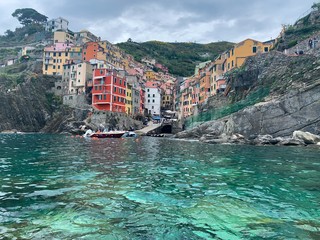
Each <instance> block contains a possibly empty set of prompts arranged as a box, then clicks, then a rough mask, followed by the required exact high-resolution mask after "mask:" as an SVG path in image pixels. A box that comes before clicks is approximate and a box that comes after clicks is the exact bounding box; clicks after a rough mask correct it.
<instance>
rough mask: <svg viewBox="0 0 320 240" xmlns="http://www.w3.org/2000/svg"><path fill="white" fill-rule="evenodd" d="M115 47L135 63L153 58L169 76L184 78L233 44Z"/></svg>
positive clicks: (139, 44) (125, 45)
mask: <svg viewBox="0 0 320 240" xmlns="http://www.w3.org/2000/svg"><path fill="white" fill-rule="evenodd" d="M117 46H118V47H119V48H121V49H123V50H124V51H125V52H126V53H128V54H131V55H132V56H133V57H134V58H135V60H137V61H141V59H142V58H144V57H150V58H154V59H156V60H157V61H158V62H159V63H161V64H164V65H165V66H167V67H168V69H169V72H170V73H171V74H174V75H177V76H184V77H186V76H191V75H193V74H194V68H195V65H196V64H198V63H200V62H204V61H208V60H214V58H215V57H217V55H218V54H220V53H222V52H223V51H225V50H227V49H229V48H231V47H232V46H233V43H230V42H215V43H209V44H198V43H166V42H159V41H150V42H143V43H137V42H131V41H128V42H124V43H118V44H117Z"/></svg>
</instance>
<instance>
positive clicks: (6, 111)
mask: <svg viewBox="0 0 320 240" xmlns="http://www.w3.org/2000/svg"><path fill="white" fill-rule="evenodd" d="M22 78H24V82H23V83H21V84H19V85H18V86H16V87H15V88H14V89H11V88H10V89H3V90H2V91H1V94H0V103H1V104H0V132H1V131H5V130H12V129H15V130H18V131H24V132H36V131H40V130H41V129H42V128H43V127H44V126H45V124H46V122H47V121H48V120H49V119H50V117H51V115H52V113H53V111H54V110H55V107H54V105H55V103H54V101H53V100H54V98H53V95H52V94H49V93H48V90H50V89H51V87H52V79H51V78H50V77H45V76H31V75H29V76H27V75H25V76H24V77H22Z"/></svg>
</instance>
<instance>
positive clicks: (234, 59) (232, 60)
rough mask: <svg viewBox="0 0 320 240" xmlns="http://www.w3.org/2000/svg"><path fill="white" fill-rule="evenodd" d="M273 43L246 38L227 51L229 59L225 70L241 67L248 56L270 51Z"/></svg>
mask: <svg viewBox="0 0 320 240" xmlns="http://www.w3.org/2000/svg"><path fill="white" fill-rule="evenodd" d="M272 46H273V44H272V43H270V42H267V43H263V42H259V41H256V40H253V39H249V38H248V39H246V40H244V41H242V42H240V43H238V44H236V45H235V46H234V47H233V48H231V49H230V50H229V51H227V52H226V54H227V60H226V64H225V71H226V72H227V71H230V70H231V69H233V68H236V67H241V66H242V64H243V63H244V61H245V60H246V58H247V57H250V56H254V55H256V54H257V53H266V52H269V51H270V48H272Z"/></svg>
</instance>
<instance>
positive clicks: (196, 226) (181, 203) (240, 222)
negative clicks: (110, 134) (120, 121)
mask: <svg viewBox="0 0 320 240" xmlns="http://www.w3.org/2000/svg"><path fill="white" fill-rule="evenodd" d="M0 239H223V240H225V239H226V240H230V239H303V240H305V239H320V149H317V148H309V147H306V148H304V147H302V148H289V147H254V146H222V145H220V146H216V145H207V144H201V143H198V142H187V141H177V140H169V139H164V138H141V139H138V140H136V141H134V140H132V139H126V140H121V139H105V140H85V139H83V138H71V137H70V136H61V135H42V134H30V135H29V134H26V135H14V134H11V135H10V134H8V135H6V134H2V135H0Z"/></svg>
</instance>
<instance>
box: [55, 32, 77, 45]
mask: <svg viewBox="0 0 320 240" xmlns="http://www.w3.org/2000/svg"><path fill="white" fill-rule="evenodd" d="M74 41H75V39H74V33H73V32H71V31H70V30H57V31H55V32H54V33H53V42H54V43H58V42H59V43H74Z"/></svg>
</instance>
